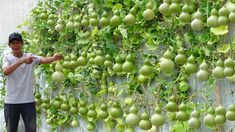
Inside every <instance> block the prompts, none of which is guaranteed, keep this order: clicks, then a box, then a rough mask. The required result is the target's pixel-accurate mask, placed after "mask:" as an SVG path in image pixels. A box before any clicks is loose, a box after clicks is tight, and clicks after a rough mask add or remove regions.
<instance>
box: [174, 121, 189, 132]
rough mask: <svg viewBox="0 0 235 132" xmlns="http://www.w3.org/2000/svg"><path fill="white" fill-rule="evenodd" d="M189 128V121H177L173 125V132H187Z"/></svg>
mask: <svg viewBox="0 0 235 132" xmlns="http://www.w3.org/2000/svg"><path fill="white" fill-rule="evenodd" d="M188 129H189V126H188V123H187V122H184V123H180V122H177V123H176V124H175V125H173V126H172V128H171V132H187V130H188Z"/></svg>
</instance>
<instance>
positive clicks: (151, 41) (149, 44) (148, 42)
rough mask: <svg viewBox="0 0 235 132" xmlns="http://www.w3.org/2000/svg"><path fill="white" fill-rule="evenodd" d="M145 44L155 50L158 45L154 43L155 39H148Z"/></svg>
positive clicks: (149, 48)
mask: <svg viewBox="0 0 235 132" xmlns="http://www.w3.org/2000/svg"><path fill="white" fill-rule="evenodd" d="M145 45H146V47H147V48H148V50H155V49H156V48H157V45H156V44H155V43H154V41H153V39H148V41H147V42H146V43H145Z"/></svg>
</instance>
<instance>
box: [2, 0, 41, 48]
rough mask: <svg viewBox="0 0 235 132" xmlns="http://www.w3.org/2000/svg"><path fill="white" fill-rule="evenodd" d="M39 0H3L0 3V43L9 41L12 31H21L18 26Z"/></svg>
mask: <svg viewBox="0 0 235 132" xmlns="http://www.w3.org/2000/svg"><path fill="white" fill-rule="evenodd" d="M37 1H38V0H1V4H0V44H4V43H7V40H8V36H9V34H10V33H12V32H15V31H19V30H18V29H17V28H16V26H17V25H19V24H22V23H23V22H24V21H25V20H26V18H27V16H28V14H29V11H30V10H31V9H32V8H33V7H34V5H36V3H37Z"/></svg>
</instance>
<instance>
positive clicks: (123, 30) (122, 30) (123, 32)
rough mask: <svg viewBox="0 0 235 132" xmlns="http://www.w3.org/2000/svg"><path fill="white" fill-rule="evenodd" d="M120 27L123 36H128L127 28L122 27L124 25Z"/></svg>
mask: <svg viewBox="0 0 235 132" xmlns="http://www.w3.org/2000/svg"><path fill="white" fill-rule="evenodd" d="M118 29H119V31H120V33H121V34H122V36H123V37H124V38H127V30H126V29H125V28H122V27H119V28H118Z"/></svg>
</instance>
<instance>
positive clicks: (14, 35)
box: [8, 32, 23, 43]
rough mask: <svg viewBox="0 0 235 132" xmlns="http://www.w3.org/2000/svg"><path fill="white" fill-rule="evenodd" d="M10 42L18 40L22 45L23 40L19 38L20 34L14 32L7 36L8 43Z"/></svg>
mask: <svg viewBox="0 0 235 132" xmlns="http://www.w3.org/2000/svg"><path fill="white" fill-rule="evenodd" d="M12 40H19V41H21V42H22V43H23V38H22V36H21V34H19V33H17V32H14V33H12V34H10V35H9V41H8V42H9V43H10V42H11V41H12Z"/></svg>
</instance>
